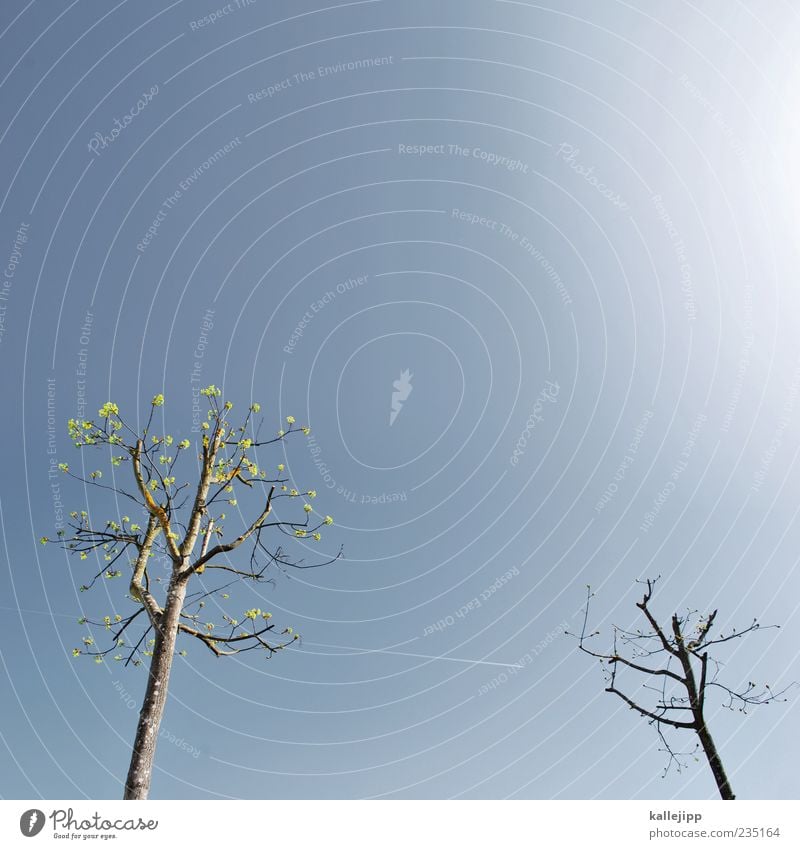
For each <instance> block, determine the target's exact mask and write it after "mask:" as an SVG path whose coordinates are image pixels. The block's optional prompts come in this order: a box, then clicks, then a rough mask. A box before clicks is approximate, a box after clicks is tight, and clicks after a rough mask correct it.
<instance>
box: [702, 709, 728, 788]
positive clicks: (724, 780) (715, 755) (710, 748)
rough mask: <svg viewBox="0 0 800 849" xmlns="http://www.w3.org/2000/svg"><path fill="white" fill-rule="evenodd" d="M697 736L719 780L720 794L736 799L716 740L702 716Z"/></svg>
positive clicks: (715, 779) (715, 778) (716, 779)
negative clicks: (713, 738)
mask: <svg viewBox="0 0 800 849" xmlns="http://www.w3.org/2000/svg"><path fill="white" fill-rule="evenodd" d="M697 736H698V737H699V738H700V743H701V745H702V746H703V751H704V752H705V754H706V757H707V758H708V765H709V766H710V767H711V772H712V773H713V775H714V781H716V782H717V788H718V789H719V795H720V796H721V797H722V798H723V799H735V798H736V796H734V795H733V790H731V785H730V782H729V781H728V776H727V775H726V774H725V769H724V767H723V766H722V760H721V759H720V756H719V752H718V751H717V747H716V746H715V745H714V741H713V740H712V739H711V733H710V732H709V730H708V728H707V727H706V724H705V722H704V721H703V719H702V717H701V719H700V722H699V724H698V726H697Z"/></svg>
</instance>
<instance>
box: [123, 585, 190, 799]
mask: <svg viewBox="0 0 800 849" xmlns="http://www.w3.org/2000/svg"><path fill="white" fill-rule="evenodd" d="M185 597H186V581H185V580H183V579H179V580H176V579H175V578H173V580H172V582H171V583H170V588H169V592H168V594H167V603H166V606H165V608H164V613H163V615H162V618H161V622H160V626H159V628H158V629H157V631H156V638H155V639H156V641H155V645H154V646H153V656H152V657H151V658H150V669H149V674H148V678H147V690H146V691H145V696H144V701H143V703H142V709H141V711H140V712H139V724H138V726H137V728H136V739H135V740H134V744H133V753H132V755H131V763H130V767H129V769H128V777H127V779H126V781H125V795H124V797H123V798H124V799H146V798H147V795H148V793H149V791H150V780H151V778H152V773H153V759H154V758H155V753H156V744H157V742H158V730H159V728H160V726H161V718H162V716H163V715H164V707H165V705H166V702H167V690H168V687H169V675H170V671H171V670H172V661H173V659H174V657H175V644H176V642H177V639H178V625H179V624H180V615H181V610H182V609H183V602H184V599H185Z"/></svg>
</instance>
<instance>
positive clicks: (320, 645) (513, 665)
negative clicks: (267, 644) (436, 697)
mask: <svg viewBox="0 0 800 849" xmlns="http://www.w3.org/2000/svg"><path fill="white" fill-rule="evenodd" d="M305 645H307V646H317V647H318V648H323V649H346V650H347V651H357V652H362V653H364V654H396V655H400V656H401V657H419V658H422V659H423V660H452V661H453V662H454V663H474V664H478V665H480V666H502V667H504V668H506V669H522V668H523V667H522V666H520V665H519V664H518V663H498V662H497V661H494V660H468V659H467V658H463V657H448V656H447V655H436V654H415V653H413V652H407V651H391V650H390V649H360V648H357V647H356V646H335V645H330V644H326V643H309V642H305Z"/></svg>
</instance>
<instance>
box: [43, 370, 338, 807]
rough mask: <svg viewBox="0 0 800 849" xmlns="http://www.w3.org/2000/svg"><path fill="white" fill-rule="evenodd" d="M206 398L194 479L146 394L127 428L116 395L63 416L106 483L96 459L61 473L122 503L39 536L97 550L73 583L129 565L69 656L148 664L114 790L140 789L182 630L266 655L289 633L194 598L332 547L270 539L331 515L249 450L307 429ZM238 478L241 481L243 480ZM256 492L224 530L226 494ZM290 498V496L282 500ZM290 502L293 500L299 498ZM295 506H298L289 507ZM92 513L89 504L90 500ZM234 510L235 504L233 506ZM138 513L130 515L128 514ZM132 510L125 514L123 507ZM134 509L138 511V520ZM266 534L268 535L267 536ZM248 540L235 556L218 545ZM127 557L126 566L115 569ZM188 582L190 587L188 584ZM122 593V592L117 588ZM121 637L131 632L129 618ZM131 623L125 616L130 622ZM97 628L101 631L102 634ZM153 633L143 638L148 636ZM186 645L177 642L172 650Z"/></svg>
mask: <svg viewBox="0 0 800 849" xmlns="http://www.w3.org/2000/svg"><path fill="white" fill-rule="evenodd" d="M202 394H203V395H204V396H205V397H206V398H207V399H208V406H209V409H208V415H207V418H206V420H205V421H203V422H202V424H201V426H200V429H199V433H200V438H199V440H198V442H199V444H198V445H196V446H195V447H196V448H197V449H198V451H199V453H198V455H197V461H198V462H197V466H196V468H197V475H196V479H195V480H194V482H193V483H183V484H178V483H177V481H176V475H175V472H176V465H177V464H178V462H179V459H180V457H181V455H182V454H187V453H189V452H190V449H191V448H192V443H191V442H190V440H188V439H183V440H181V441H180V442H176V441H175V440H174V438H173V437H172V436H170V435H166V434H160V433H154V432H153V431H152V428H153V424H154V418H155V414H156V411H157V410H158V409H159V408H161V407H162V406H163V404H164V397H163V395H156V396H155V397H154V398H153V400H152V402H151V405H150V412H149V416H148V418H147V423H146V424H145V426H144V428H142V429H141V430H137V429H135V428H133V427H131V426H130V425H129V424H128V423H127V422H126V421H125V420H124V419H123V418H122V416H121V415H120V413H119V409H118V407H117V405H116V404H114V403H112V402H110V401H109V402H108V403H106V404H104V405H103V407H102V408H101V409H100V410H99V413H98V422H97V423H95V422H94V421H82V420H74V419H70V421H69V423H68V428H69V434H70V437H71V439H72V441H73V442H74V444H75V445H76V446H77V447H79V448H96V449H101V450H104V452H105V453H107V455H108V459H109V461H110V463H111V471H112V473H113V474H112V476H111V477H112V479H111V483H109V484H107V483H105V479H104V478H103V474H102V471H101V470H97V471H93V472H90V473H88V474H77V473H73V472H72V471H71V470H70V467H69V464H67V463H61V464H59V468H60V469H61V471H62V472H64V473H65V474H66V475H69V476H70V477H72V478H74V479H76V480H77V481H80V482H82V483H84V484H86V485H89V486H91V487H94V488H96V489H98V490H99V491H100V492H102V493H104V495H103V498H102V500H103V501H104V502H105V500H106V498H110V497H111V496H114V499H113V503H112V504H111V507H112V508H113V509H114V510H115V511H116V510H118V509H119V503H120V502H121V503H122V504H123V505H125V509H124V510H123V511H122V512H124V513H126V514H128V515H120V514H117V515H115V516H114V517H113V518H110V519H108V520H107V521H105V522H104V523H102V522H101V523H100V524H98V523H96V522H95V521H94V519H93V516H92V515H90V509H89V508H88V507H87V509H85V510H81V511H75V512H73V513H71V514H70V515H71V520H72V521H71V522H69V523H67V526H66V527H65V528H61V529H59V530H58V533H57V537H56V539H55V540H51V539H49V538H47V537H42V539H41V542H42V543H48V542H57V543H58V544H60V545H61V546H62V547H63V548H65V549H66V550H67V551H69V552H70V553H72V554H75V555H77V556H78V557H79V558H80V559H81V560H88V559H90V558H91V559H96V560H98V561H99V562H100V563H101V564H102V565H101V566H100V569H99V570H98V571H97V572H96V574H95V575H94V577H93V578H92V580H91V581H90V582H89V583H87V584H84V585H83V586H81V590H82V591H87V590H90V589H91V588H92V587H93V586H94V585H95V584H96V583H97V582H98V581H101V580H102V579H108V580H114V579H117V578H122V577H123V575H124V574H125V573H127V574H128V593H127V595H125V598H126V599H127V600H128V601H130V602H132V603H133V605H134V609H133V611H131V612H126V613H124V614H123V613H117V612H115V611H114V610H111V611H109V615H107V616H105V617H103V618H102V619H96V620H93V619H89V618H88V617H81V619H80V620H79V621H80V623H81V624H83V625H86V626H87V630H88V633H87V636H85V637H84V638H83V647H82V648H76V649H73V652H72V653H73V655H74V656H75V657H80V656H81V655H89V656H91V657H93V658H94V660H95V662H97V663H104V662H106V661H107V660H109V659H111V658H112V657H113V660H114V661H116V662H121V663H124V665H126V666H127V665H128V664H133V665H135V666H139V665H142V664H143V663H144V662H145V661H146V659H148V658H149V674H148V680H147V687H146V690H145V695H144V700H143V703H142V708H141V711H140V715H139V722H138V726H137V729H136V737H135V741H134V744H133V752H132V754H131V761H130V767H129V770H128V776H127V780H126V782H125V793H124V798H125V799H146V798H147V795H148V792H149V788H150V781H151V776H152V770H153V760H154V756H155V750H156V742H157V740H158V732H159V727H160V724H161V718H162V716H163V713H164V707H165V704H166V700H167V692H168V688H169V678H170V671H171V669H172V664H173V660H174V658H175V653H176V647H177V643H178V639H179V637H180V636H181V635H185V636H186V637H191V638H192V639H195V640H197V641H199V643H200V644H201V645H203V646H204V647H205V648H206V649H208V650H209V651H210V652H212V653H213V654H214V655H215V656H216V657H223V656H227V655H234V654H239V653H241V652H247V651H252V650H259V651H262V652H264V654H265V655H266V657H267V658H271V657H273V656H274V655H275V654H277V653H279V652H281V651H283V650H284V649H286V648H287V647H288V646H289V645H291V644H293V643H295V642H296V641H297V640H299V638H300V637H299V634H296V633H294V632H293V629H292V628H291V627H287V628H283V629H280V628H279V627H278V626H276V625H275V624H273V622H272V614H271V613H268V612H262V611H261V609H259V608H251V609H250V610H246V611H244V613H243V614H241V615H240V616H237V617H233V616H229V615H228V614H223V615H222V620H223V622H222V623H221V624H219V623H215V622H213V621H209V622H206V621H204V620H205V619H206V615H207V614H206V615H204V608H205V606H206V603H207V601H208V600H209V599H210V598H214V599H215V600H216V601H217V603H218V606H222V605H224V603H225V600H227V599H229V598H230V593H228V592H226V590H227V589H228V588H229V587H230V586H231V585H233V584H235V583H239V582H249V583H251V584H259V583H261V582H263V581H266V580H268V579H269V578H268V575H267V570H268V569H270V568H272V569H279V570H287V569H288V568H289V567H292V568H313V567H315V566H322V565H326V564H328V563H332V562H333V561H334V560H336V559H337V558H338V557H339V556H340V555H341V549H340V550H339V552H338V554H337V555H336V556H335V557H333V558H328V559H324V560H323V561H322V562H314V563H305V562H304V561H303V560H298V559H296V558H292V557H290V556H289V555H288V554H287V552H286V550H285V549H284V545H283V544H281V540H283V541H284V542H285V541H286V538H287V537H288V538H291V540H292V541H293V543H294V544H301V543H299V541H300V540H302V541H303V543H308V544H311V545H313V544H315V543H317V542H319V540H320V539H321V537H322V534H321V529H322V528H323V526H325V525H330V524H332V523H333V519H332V518H331V517H330V516H325V517H319V516H318V515H317V514H316V511H314V509H313V507H312V506H311V504H310V503H309V502H310V500H311V499H313V498H314V497H315V496H316V492H315V491H314V490H306V491H305V492H301V491H299V490H298V489H295V488H293V485H292V484H291V482H290V478H289V477H288V474H287V473H286V472H285V467H284V464H283V463H278V464H277V465H272V466H271V468H270V469H269V470H268V469H267V468H260V467H259V465H258V464H257V462H256V460H255V459H254V458H255V457H256V455H257V453H258V449H259V448H261V449H264V450H268V448H269V447H272V446H275V445H276V444H278V443H282V442H283V441H284V440H286V439H287V438H288V437H290V436H292V435H293V434H295V433H308V432H309V429H308V428H307V427H300V426H296V425H295V419H294V418H293V417H292V416H288V417H287V419H286V423H287V424H286V429H285V430H279V431H278V432H277V434H276V435H274V436H270V437H267V438H261V437H260V431H261V426H262V424H263V422H262V423H261V424H259V425H258V426H256V425H255V419H256V417H257V414H258V413H259V412H260V406H259V405H258V404H252V405H251V406H250V408H249V409H248V411H247V413H246V415H245V416H244V419H243V421H242V423H241V424H240V425H238V426H234V425H232V424H231V423H230V422H229V421H228V416H229V414H230V410H231V408H232V407H233V404H231V403H230V402H225V403H223V404H221V405H220V403H219V400H218V399H219V397H220V395H221V391H220V390H219V389H217V388H216V387H215V386H213V385H212V386H209V387H207V388H205V389H203V390H202ZM123 464H127V466H128V467H129V468H130V472H131V475H130V479H131V486H130V487H129V488H125V487H124V486H123V484H122V483H120V482H118V481H117V480H116V475H117V473H116V469H115V467H120V466H122V465H123ZM242 487H246V489H242ZM259 488H260V489H261V490H262V491H263V493H264V494H263V495H262V497H261V498H260V499H259V503H258V506H254V507H253V513H252V514H251V515H254V516H255V518H253V519H252V520H251V521H249V522H247V521H245V522H244V526H243V528H241V530H240V531H239V533H238V534H237V535H235V536H233V537H226V535H225V530H224V528H225V519H226V516H225V512H224V510H226V509H229V508H231V507H238V506H239V505H238V500H237V495H238V494H239V493H241V492H248V493H250V492H252V496H251V497H253V498H255V496H256V493H257V490H258V489H259ZM284 498H285V499H289V502H287V514H291V513H293V512H294V511H293V510H292V508H295V509H296V511H297V512H296V513H295V518H293V519H289V518H274V519H273V518H272V516H273V513H274V510H275V508H276V503H277V502H278V500H279V499H284ZM291 502H294V504H292V503H291ZM297 502H300V503H301V504H302V506H301V504H298V503H297ZM298 508H299V509H298ZM92 512H95V511H92ZM242 512H244V511H242V510H241V509H240V510H239V513H240V515H241V513H242ZM137 514H138V515H137ZM132 517H133V518H132ZM137 520H138V521H137ZM273 539H274V540H275V542H274V543H270V542H269V541H270V540H273ZM240 550H242V551H249V554H248V555H245V556H244V557H243V558H242V560H243V561H244V563H240V564H239V565H238V566H234V565H233V564H232V563H231V562H230V560H229V557H228V555H231V554H233V553H234V552H238V551H240ZM153 557H156V558H157V559H158V560H160V561H161V562H162V563H165V564H166V566H167V570H166V577H165V578H164V579H163V580H162V578H161V577H160V576H157V575H156V576H154V575H153V574H152V573H153V571H154V570H153V568H152V566H151V564H150V561H151V559H152V558H153ZM126 561H127V565H128V569H125V570H123V569H121V568H119V566H120V565H122V564H123V563H125V562H126ZM190 587H191V588H194V589H193V590H192V591H191V592H190ZM120 601H121V602H123V603H124V600H123V599H122V598H121V599H120ZM140 625H141V627H140V628H139V630H138V633H136V634H135V635H134V636H133V637H132V638H131V637H130V634H131V632H133V631H134V629H135V627H137V626H140ZM132 626H133V627H132ZM98 631H99V633H100V634H102V635H103V636H104V637H107V638H109V639H110V645H109V646H108V648H98V647H97V644H96V643H95V634H96V633H97V632H98ZM106 632H108V633H106ZM151 634H152V635H153V636H152V637H150V635H151ZM180 653H181V654H185V651H181V652H180Z"/></svg>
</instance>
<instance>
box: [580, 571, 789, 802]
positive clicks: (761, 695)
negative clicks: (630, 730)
mask: <svg viewBox="0 0 800 849" xmlns="http://www.w3.org/2000/svg"><path fill="white" fill-rule="evenodd" d="M657 581H658V578H655V579H649V580H647V581H643V582H642V581H637V583H643V584H644V586H645V592H644V595H643V597H642V600H641V601H639V602H636V607H637V608H638V609H639V610H640V611H641V613H642V615H643V616H644V618H645V620H646V623H647V624H646V626H645V627H643V628H623V627H621V626H619V625H614V626H612V631H613V637H612V645H611V648H610V649H608V650H606V651H595V650H593V649H591V648H589V645H588V644H589V641H590V640H591V639H592V638H593V637H596V636H598V635H599V633H600V632H599V631H597V630H595V631H592V632H591V633H588V627H589V626H588V620H589V603H590V601H591V599H592V596H593V595H594V593H593V592H592V589H591V587H587V589H586V607H585V609H584V618H583V628H582V629H581V633H580V634H579V635H573V636H577V639H578V648H579V649H580V650H581V651H582V652H584V653H585V654H588V655H590V656H591V657H594V658H597V659H598V660H599V661H600V663H601V664H602V667H603V671H604V673H605V677H606V692H607V693H612V694H613V695H615V696H617V697H618V698H620V699H621V700H622V701H623V702H624V703H625V704H626V705H627V706H628V708H629V709H630V710H632V711H634V712H635V713H637V714H638V715H639V716H641V717H643V718H645V719H646V720H647V721H648V723H649V724H650V725H652V726H653V727H654V728H655V730H656V732H657V734H658V737H659V739H660V741H661V749H660V751H662V752H664V753H665V755H666V756H667V758H668V760H667V765H666V767H665V769H664V772H663V773H662V776H666V775H667V773H668V772H669V770H670V769H671V768H672V767H673V766H674V767H675V768H676V769H677V771H678V772H681V770H682V769H683V768H684V767H685V766H686V758H687V757H690V756H691V757H694V759H695V760H698V758H697V757H695V755H697V754H699V753H700V751H702V754H703V755H704V756H705V758H706V760H707V762H708V765H709V767H710V769H711V774H712V775H713V777H714V782H715V783H716V785H717V790H718V791H719V795H720V797H721V798H722V799H727V800H732V799H735V798H736V796H735V795H734V793H733V789H732V788H731V782H730V780H729V778H728V774H727V772H726V771H725V767H724V766H723V764H722V758H721V756H720V753H719V749H718V748H717V745H716V743H715V742H714V739H713V737H712V736H711V731H710V729H709V727H708V721H707V715H706V706H707V701H706V699H707V696H708V695H709V694H710V693H720V694H721V695H722V696H723V703H722V704H723V707H726V708H728V709H729V710H738V711H740V712H741V713H747V712H748V710H749V709H750V708H752V707H756V706H758V705H767V704H770V703H771V702H775V701H786V699H785V698H784V696H785V694H786V693H787V692H788V691H789V690H790V689H791V688H792V687H794V686H796V683H794V682H793V683H792V684H790V685H789V686H787V687H784V688H783V689H781V690H780V691H777V692H776V691H774V690H773V689H772V688H771V687H770V685H769V684H763V685H761V686H759V685H757V684H756V683H755V682H754V681H748V682H747V684H746V685H744V684H742V685H740V686H738V687H729V686H728V685H727V684H724V683H723V682H722V681H721V680H720V678H719V673H720V670H721V667H722V663H721V662H720V661H719V660H718V659H716V658H714V657H713V656H712V654H711V651H714V652H716V651H718V648H717V647H718V646H723V645H727V644H729V643H731V642H732V641H734V640H739V639H741V638H742V637H746V636H747V635H748V634H753V633H755V632H756V631H763V630H766V629H768V628H779V627H780V626H779V625H768V626H766V627H765V626H763V625H760V624H759V622H758V620H757V619H754V620H753V621H752V622H751V623H750V625H748V626H747V627H746V628H742V629H739V630H737V629H736V628H734V627H730V628H729V629H728V630H727V633H725V632H717V631H715V630H714V627H715V625H717V611H716V610H712V611H711V612H710V613H707V614H703V613H700V612H699V611H698V610H687V611H686V612H685V613H682V614H679V613H674V614H673V615H672V618H671V620H670V622H669V625H666V626H665V625H662V624H661V623H660V622H659V621H658V620H657V619H656V617H655V615H654V614H653V612H652V611H651V609H650V600H651V599H652V597H653V591H654V589H655V586H656V583H657ZM626 670H627V671H628V672H629V673H630V674H634V673H636V674H637V675H639V676H644V680H645V681H646V682H648V683H644V684H642V685H641V688H640V691H639V692H637V693H635V694H634V695H633V696H632V695H630V690H628V692H623V690H622V689H620V688H621V686H622V685H621V684H620V683H619V678H620V675H621V673H624V672H625V671H626ZM626 689H627V687H626ZM681 731H689V732H691V733H692V734H693V735H695V736H696V738H697V743H696V744H695V746H694V748H693V749H691V750H690V751H679V750H678V749H677V748H676V747H675V746H674V745H673V743H672V742H671V739H670V738H668V736H667V735H668V734H671V733H673V732H681Z"/></svg>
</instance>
